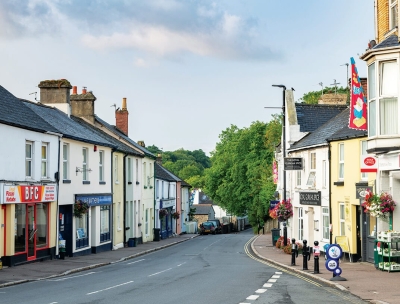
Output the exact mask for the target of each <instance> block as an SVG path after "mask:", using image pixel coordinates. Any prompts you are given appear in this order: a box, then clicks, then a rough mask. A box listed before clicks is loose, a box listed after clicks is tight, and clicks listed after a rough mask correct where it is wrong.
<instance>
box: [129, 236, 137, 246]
mask: <svg viewBox="0 0 400 304" xmlns="http://www.w3.org/2000/svg"><path fill="white" fill-rule="evenodd" d="M128 247H136V242H135V239H134V238H130V239H129V240H128Z"/></svg>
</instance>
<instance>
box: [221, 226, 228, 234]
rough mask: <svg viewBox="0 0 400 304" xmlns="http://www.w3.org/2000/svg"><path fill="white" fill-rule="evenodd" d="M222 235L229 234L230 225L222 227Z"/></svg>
mask: <svg viewBox="0 0 400 304" xmlns="http://www.w3.org/2000/svg"><path fill="white" fill-rule="evenodd" d="M222 233H224V234H226V233H228V225H225V224H224V225H222Z"/></svg>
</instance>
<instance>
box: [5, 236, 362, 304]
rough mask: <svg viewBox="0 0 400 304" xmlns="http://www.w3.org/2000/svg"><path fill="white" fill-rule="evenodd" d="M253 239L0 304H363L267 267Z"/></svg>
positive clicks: (106, 272) (76, 279)
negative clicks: (253, 249)
mask: <svg viewBox="0 0 400 304" xmlns="http://www.w3.org/2000/svg"><path fill="white" fill-rule="evenodd" d="M252 237H253V234H252V231H251V230H246V231H242V232H240V233H238V234H221V235H205V236H199V237H197V238H194V239H192V240H190V241H187V242H183V243H180V244H178V245H175V246H171V247H168V248H165V249H163V250H159V251H155V252H154V253H151V254H147V255H143V256H140V257H137V258H135V259H130V260H127V261H124V262H120V263H115V264H111V265H108V266H104V267H100V268H95V269H92V270H88V271H84V272H80V273H75V274H73V275H70V276H61V277H55V278H52V279H47V280H41V281H36V282H31V283H26V284H20V285H14V286H11V287H7V288H3V289H0V303H10V304H11V303H27V302H29V303H31V304H35V303H41V304H43V303H49V304H50V303H52V304H56V303H57V304H58V303H60V304H61V303H220V304H224V303H227V304H228V303H229V304H231V303H312V302H321V301H323V303H365V302H363V301H361V300H359V299H358V298H356V297H354V296H352V295H351V294H349V293H346V292H341V291H339V290H336V289H333V288H331V287H325V286H323V285H321V284H320V283H317V282H313V281H310V280H308V279H305V278H299V277H298V275H297V276H294V275H292V274H290V273H288V272H286V271H282V270H280V269H276V268H272V267H270V266H267V265H266V264H265V263H263V261H262V260H259V259H257V258H256V257H255V256H254V254H253V253H252V252H251V250H250V249H249V247H250V246H248V245H249V243H250V240H251V239H252ZM43 266H44V267H45V266H46V264H45V263H43Z"/></svg>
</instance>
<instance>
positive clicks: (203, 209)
mask: <svg viewBox="0 0 400 304" xmlns="http://www.w3.org/2000/svg"><path fill="white" fill-rule="evenodd" d="M192 208H196V211H195V212H194V214H195V215H203V214H208V213H209V212H210V208H212V205H211V204H193V205H192Z"/></svg>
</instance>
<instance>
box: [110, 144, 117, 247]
mask: <svg viewBox="0 0 400 304" xmlns="http://www.w3.org/2000/svg"><path fill="white" fill-rule="evenodd" d="M115 150H116V149H115V148H112V149H111V218H112V219H113V223H114V212H113V211H114V210H113V209H114V179H113V177H114V173H113V172H114V152H115ZM111 230H112V231H111V235H112V236H113V239H112V241H111V246H112V247H114V245H113V244H114V242H115V240H114V224H113V225H111Z"/></svg>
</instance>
